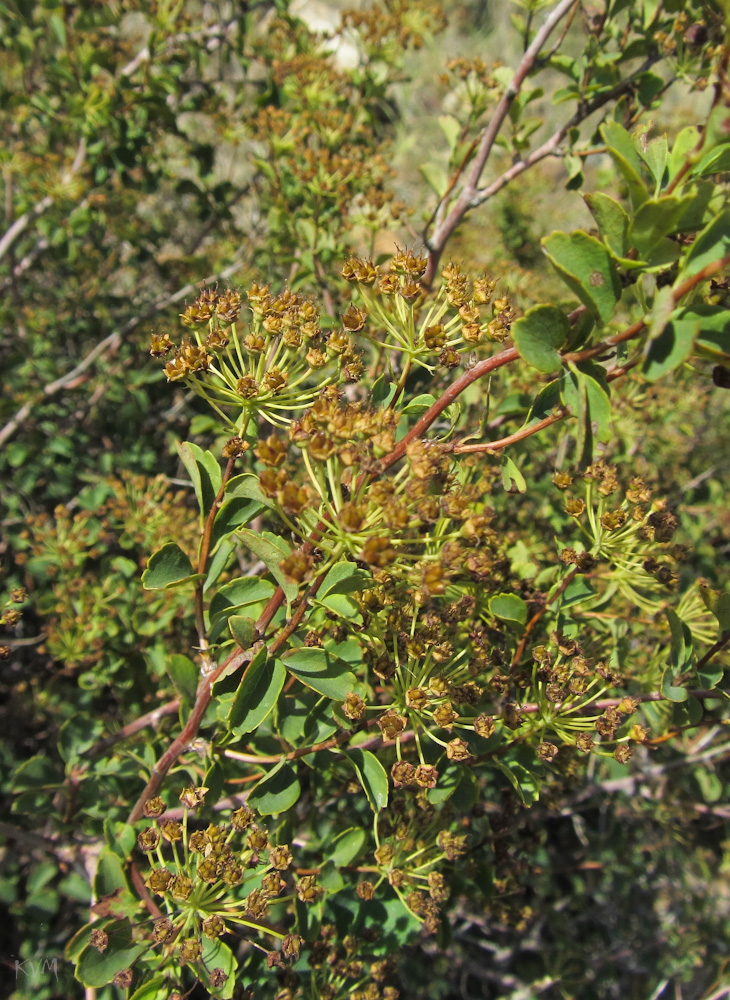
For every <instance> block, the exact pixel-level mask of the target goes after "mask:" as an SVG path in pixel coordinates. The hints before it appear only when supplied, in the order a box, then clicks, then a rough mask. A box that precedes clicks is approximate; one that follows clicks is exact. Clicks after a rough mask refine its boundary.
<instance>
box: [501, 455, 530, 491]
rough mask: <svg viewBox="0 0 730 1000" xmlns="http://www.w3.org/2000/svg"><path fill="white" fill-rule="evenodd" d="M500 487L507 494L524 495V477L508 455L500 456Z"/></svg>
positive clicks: (525, 485) (525, 488) (525, 487)
mask: <svg viewBox="0 0 730 1000" xmlns="http://www.w3.org/2000/svg"><path fill="white" fill-rule="evenodd" d="M502 485H503V486H504V488H505V489H506V490H507V492H508V493H525V492H526V490H527V483H526V482H525V477H524V476H523V475H522V473H521V472H520V470H519V469H518V468H517V466H516V465H515V463H514V462H513V461H512V459H511V458H510V457H509V456H508V455H502Z"/></svg>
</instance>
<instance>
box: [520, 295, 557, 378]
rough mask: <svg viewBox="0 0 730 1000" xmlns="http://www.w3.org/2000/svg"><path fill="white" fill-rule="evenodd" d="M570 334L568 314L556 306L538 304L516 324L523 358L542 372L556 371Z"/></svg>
mask: <svg viewBox="0 0 730 1000" xmlns="http://www.w3.org/2000/svg"><path fill="white" fill-rule="evenodd" d="M569 334H570V323H569V322H568V317H567V316H566V315H565V313H564V312H562V311H561V310H560V309H557V308H556V307H555V306H534V307H533V308H532V309H528V310H527V312H526V313H525V315H524V316H522V317H520V319H518V320H517V322H516V323H514V324H513V326H512V339H513V340H514V342H515V347H516V348H517V350H518V351H519V353H520V357H522V358H524V360H525V361H526V362H527V363H528V365H532V367H533V368H537V370H538V371H540V372H554V371H556V370H557V369H559V368H560V367H561V365H562V359H561V357H560V354H559V353H558V350H559V348H561V347H562V346H563V344H564V343H565V341H566V340H567V338H568V335H569Z"/></svg>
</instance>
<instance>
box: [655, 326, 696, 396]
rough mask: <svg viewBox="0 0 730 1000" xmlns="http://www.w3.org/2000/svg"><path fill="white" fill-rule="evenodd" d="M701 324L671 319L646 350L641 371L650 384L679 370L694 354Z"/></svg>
mask: <svg viewBox="0 0 730 1000" xmlns="http://www.w3.org/2000/svg"><path fill="white" fill-rule="evenodd" d="M698 329H699V323H698V322H697V320H696V319H689V320H687V319H679V318H674V319H671V320H670V321H669V322H668V323H667V324H666V325H665V326H664V328H663V329H662V330H661V333H659V334H658V335H657V336H655V337H653V338H652V339H651V340H648V341H647V343H646V347H645V348H644V360H643V362H642V365H641V370H642V372H643V374H644V377H645V378H646V379H648V381H649V382H656V381H657V379H660V378H661V377H662V376H663V375H666V374H667V372H670V371H673V370H674V369H675V368H678V367H679V365H681V364H682V363H683V362H685V361H686V360H687V358H688V357H689V356H690V355H691V353H692V348H693V347H694V342H695V339H696V337H697V331H698Z"/></svg>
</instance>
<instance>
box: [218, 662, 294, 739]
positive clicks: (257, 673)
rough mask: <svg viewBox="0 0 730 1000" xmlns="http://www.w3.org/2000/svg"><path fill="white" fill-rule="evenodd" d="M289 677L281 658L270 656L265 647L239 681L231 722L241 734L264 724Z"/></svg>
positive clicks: (231, 727)
mask: <svg viewBox="0 0 730 1000" xmlns="http://www.w3.org/2000/svg"><path fill="white" fill-rule="evenodd" d="M285 680H286V670H285V669H284V667H283V666H282V664H281V663H280V661H279V660H272V659H267V658H266V652H265V650H261V653H260V654H257V655H256V656H255V657H254V658H253V660H252V661H251V663H250V664H249V666H248V667H247V668H246V672H245V674H244V675H243V679H242V681H241V683H240V684H239V685H238V690H237V691H236V695H235V698H234V699H233V704H232V705H231V710H230V712H229V714H228V726H229V727H230V729H231V730H232V732H234V733H235V734H236V735H237V736H240V735H241V734H242V733H252V732H253V731H254V729H256V728H257V727H258V726H260V725H261V723H262V722H263V721H264V719H265V718H266V716H267V715H268V714H269V712H270V711H271V710H272V708H273V707H274V705H275V704H276V701H277V698H278V697H279V695H280V694H281V689H282V688H283V687H284V681H285Z"/></svg>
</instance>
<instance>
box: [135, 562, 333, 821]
mask: <svg viewBox="0 0 730 1000" xmlns="http://www.w3.org/2000/svg"><path fill="white" fill-rule="evenodd" d="M323 579H324V577H323V576H319V577H318V578H317V580H316V581H315V582H314V583H313V584H312V586H311V587H310V589H309V591H308V592H307V593H306V594H304V595H303V596H302V598H301V600H300V602H299V606H298V607H297V609H296V611H295V612H294V614H293V615H292V617H291V618H290V620H289V621H288V622H287V623H286V625H285V626H284V627H283V628H282V629H281V631H280V632H279V633H278V634H277V636H276V637H275V638H274V639H273V640H272V642H271V643H270V644H269V647H268V652H269V655H270V656H275V655H276V653H277V652H278V651H279V649H281V647H282V646H283V645H284V643H285V642H286V641H287V639H288V638H289V637H290V636H291V635H292V633H293V632H295V631H296V629H297V628H298V627H299V625H300V623H301V621H302V618H303V617H304V612H305V610H306V606H307V600H308V598H309V597H311V596H313V595H314V594H315V593H316V592H317V590H318V589H319V587H320V586H321V584H322V580H323ZM258 649H260V644H258V643H257V644H256V645H254V646H253V647H252V649H249V650H246V651H244V650H242V649H241V647H240V646H237V647H236V648H235V649H234V650H233V652H232V653H230V654H229V655H228V656H227V657H226V659H225V660H224V661H223V663H221V664H219V665H218V666H217V667H216V668H215V669H214V670H213V671H212V672H211V673H209V674H207V675H206V676H204V677H202V678H201V680H200V683H199V684H198V691H197V695H196V698H195V705H194V706H193V710H192V712H191V713H190V717H189V718H188V721H187V722H186V723H185V726H184V727H183V729H182V732H181V733H180V735H179V736H178V737H177V738H176V739H175V740H173V742H172V743H171V744H170V746H169V747H168V748H167V750H166V751H165V752H164V753H163V754H162V756H161V757H160V759H159V760H158V761H157V763H156V764H155V766H154V768H153V769H152V773H151V775H150V779H149V781H148V782H147V784H146V785H145V788H144V791H143V792H142V794H141V795H140V797H139V799H138V800H137V802H136V803H135V805H134V808H133V809H132V811H131V813H130V814H129V816H128V817H127V823H129V824H132V823H136V822H137V820H138V819H140V817H141V816H142V811H143V808H144V804H145V802H146V801H147V800H148V799H151V798H153V797H154V796H155V795H157V793H158V791H159V790H160V788H161V786H162V782H163V780H164V778H165V775H166V774H167V772H168V771H169V770H170V768H171V767H172V765H173V764H174V763H175V761H176V760H177V759H178V757H179V756H180V755H181V754H182V753H184V752H185V751H186V750H187V749H188V747H189V746H190V744H191V743H192V741H193V740H194V739H195V737H196V736H197V735H198V729H199V728H200V723H201V722H202V720H203V716H204V715H205V711H206V709H207V707H208V705H209V704H210V701H211V698H212V697H213V685H214V684H215V682H216V681H217V680H218V679H219V678H220V677H221V676H222V675H223V674H224V672H226V671H228V672H229V673H233V672H234V671H235V670H238V669H240V667H241V666H242V665H243V664H244V663H246V662H249V663H250V661H251V660H252V659H253V657H254V655H255V654H256V652H257V651H258Z"/></svg>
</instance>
